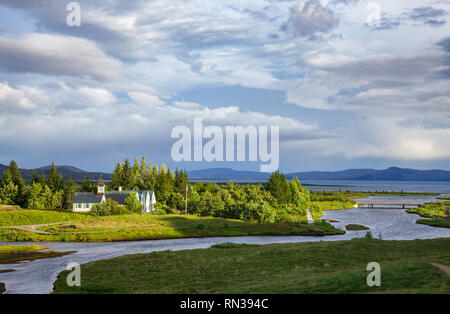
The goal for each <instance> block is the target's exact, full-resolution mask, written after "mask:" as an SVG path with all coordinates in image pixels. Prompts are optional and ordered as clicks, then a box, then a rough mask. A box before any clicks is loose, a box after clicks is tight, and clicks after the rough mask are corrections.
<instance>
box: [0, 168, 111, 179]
mask: <svg viewBox="0 0 450 314" xmlns="http://www.w3.org/2000/svg"><path fill="white" fill-rule="evenodd" d="M55 167H56V169H57V170H58V171H60V172H61V174H62V176H63V178H64V179H67V178H70V177H71V178H72V179H73V180H75V181H78V180H83V179H84V177H85V176H86V173H87V171H84V170H81V169H79V168H76V167H73V166H67V165H64V166H56V165H55ZM50 168H51V166H50V165H49V166H44V167H40V168H37V169H36V171H37V173H38V174H39V175H40V174H41V173H42V171H43V172H44V173H45V175H46V176H48V173H49V171H50ZM6 169H8V166H7V165H2V164H0V175H3V172H4V171H5V170H6ZM33 171H34V169H20V173H21V174H22V177H23V178H24V179H26V180H28V179H31V177H32V176H33ZM89 175H90V176H91V180H98V178H99V177H100V172H89ZM111 176H112V174H110V173H102V177H103V179H105V180H111Z"/></svg>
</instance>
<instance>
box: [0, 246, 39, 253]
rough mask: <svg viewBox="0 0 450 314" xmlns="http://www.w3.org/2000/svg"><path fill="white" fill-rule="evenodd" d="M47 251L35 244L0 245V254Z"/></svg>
mask: <svg viewBox="0 0 450 314" xmlns="http://www.w3.org/2000/svg"><path fill="white" fill-rule="evenodd" d="M45 249H47V248H46V247H43V246H39V245H36V244H31V245H1V246H0V254H13V253H29V252H36V251H41V250H45Z"/></svg>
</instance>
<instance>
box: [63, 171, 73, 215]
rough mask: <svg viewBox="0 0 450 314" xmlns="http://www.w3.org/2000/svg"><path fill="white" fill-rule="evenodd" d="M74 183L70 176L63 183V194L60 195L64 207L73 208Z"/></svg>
mask: <svg viewBox="0 0 450 314" xmlns="http://www.w3.org/2000/svg"><path fill="white" fill-rule="evenodd" d="M75 192H76V185H75V182H73V180H72V178H69V179H67V180H66V182H65V184H64V190H63V196H62V199H63V201H62V203H63V204H62V206H63V208H65V209H70V208H73V199H74V197H75Z"/></svg>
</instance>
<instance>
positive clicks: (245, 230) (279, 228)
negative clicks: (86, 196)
mask: <svg viewBox="0 0 450 314" xmlns="http://www.w3.org/2000/svg"><path fill="white" fill-rule="evenodd" d="M86 217H87V216H85V219H83V220H78V221H75V222H71V223H66V224H59V225H52V226H46V227H43V228H41V229H40V230H43V231H46V232H49V233H51V234H38V233H35V232H30V231H25V230H20V229H0V241H19V242H23V241H66V242H67V241H69V242H111V241H138V240H157V239H178V238H198V237H203V238H204V237H237V236H261V235H270V236H272V235H273V236H290V235H299V236H301V235H303V236H325V235H334V234H343V233H345V231H343V230H339V229H336V228H334V227H333V226H332V225H330V224H328V223H325V222H317V223H316V224H315V225H313V226H308V225H302V224H289V223H276V224H252V223H246V222H243V221H240V220H230V219H223V218H214V217H197V216H190V215H188V216H182V215H168V216H155V215H141V214H133V215H124V216H109V217H91V218H86Z"/></svg>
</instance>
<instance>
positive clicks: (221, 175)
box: [0, 164, 450, 182]
mask: <svg viewBox="0 0 450 314" xmlns="http://www.w3.org/2000/svg"><path fill="white" fill-rule="evenodd" d="M50 167H51V166H44V167H41V168H37V169H36V170H37V172H38V174H41V172H42V171H44V173H45V175H48V172H49V170H50ZM55 167H56V168H57V169H58V171H60V172H61V173H62V175H63V178H64V179H67V178H69V177H72V179H73V180H83V179H84V177H85V175H86V171H84V170H82V169H79V168H76V167H73V166H68V165H64V166H55ZM6 169H8V166H6V165H2V164H0V175H2V174H3V172H4V171H5V170H6ZM20 172H21V173H22V176H23V177H24V179H31V176H32V175H33V169H20ZM188 173H189V179H191V180H194V181H201V180H205V181H230V180H233V181H240V182H246V181H248V182H254V181H267V180H268V179H269V177H270V173H264V172H257V171H240V170H233V169H230V168H211V169H202V170H192V171H188ZM89 175H90V176H91V179H92V180H97V179H98V178H99V176H100V172H89ZM102 176H103V179H105V180H111V176H112V174H111V173H102ZM286 177H287V178H288V179H292V178H294V177H298V178H299V179H300V180H351V181H450V171H446V170H416V169H408V168H397V167H391V168H388V169H385V170H375V169H348V170H342V171H307V172H295V173H287V174H286Z"/></svg>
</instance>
